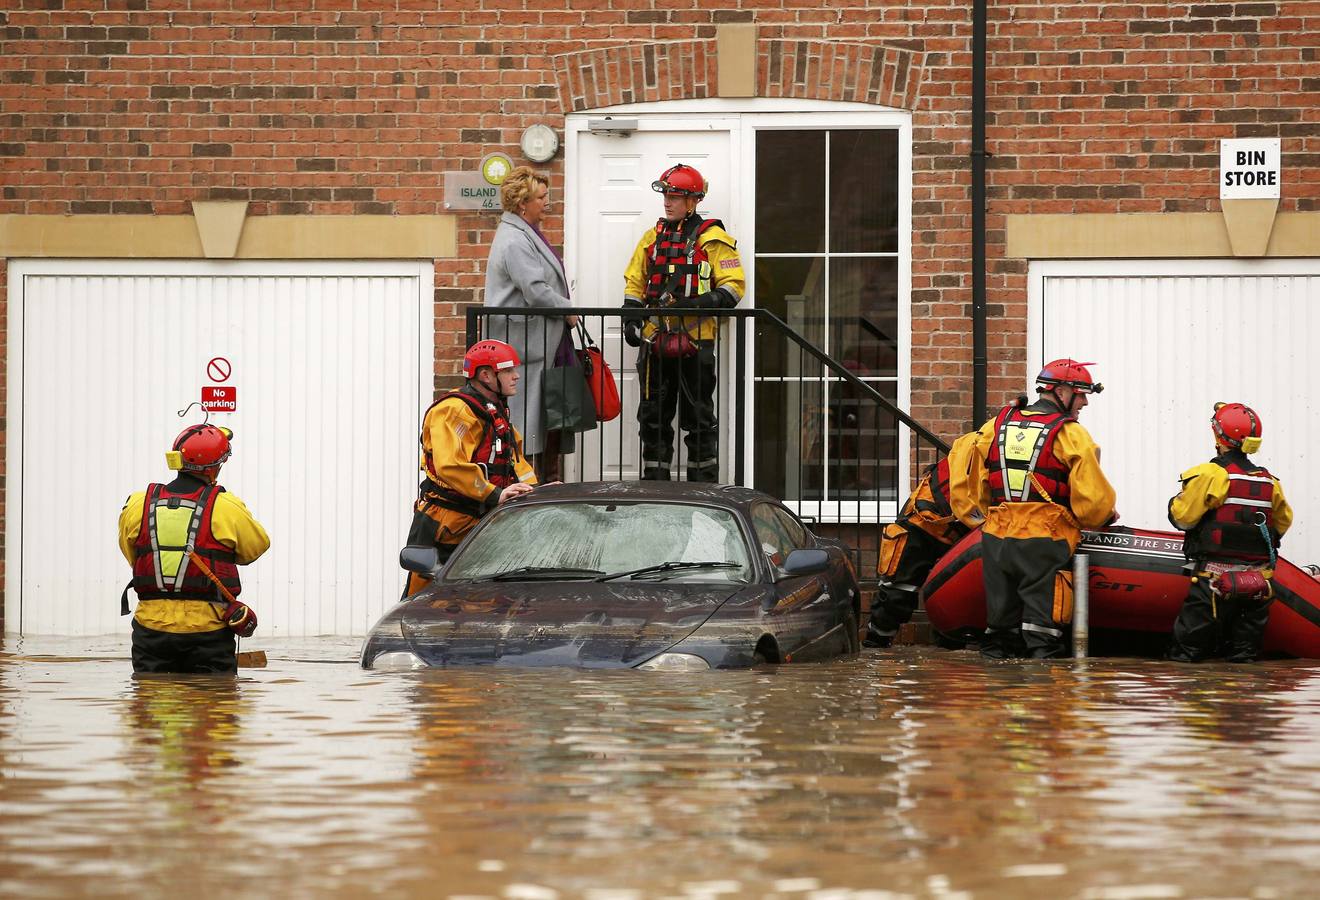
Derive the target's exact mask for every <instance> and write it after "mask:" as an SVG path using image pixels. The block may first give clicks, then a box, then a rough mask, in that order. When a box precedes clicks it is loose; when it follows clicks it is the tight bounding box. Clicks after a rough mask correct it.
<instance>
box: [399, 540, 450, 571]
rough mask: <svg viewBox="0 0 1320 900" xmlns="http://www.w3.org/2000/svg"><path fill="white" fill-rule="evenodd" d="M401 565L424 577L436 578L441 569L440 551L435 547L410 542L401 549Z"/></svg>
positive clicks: (406, 569)
mask: <svg viewBox="0 0 1320 900" xmlns="http://www.w3.org/2000/svg"><path fill="white" fill-rule="evenodd" d="M399 565H400V566H401V567H402V568H403V569H404V570H405V571H408V572H416V573H417V574H418V575H421V576H422V577H423V578H434V577H435V576H436V574H437V573H438V572H439V569H440V551H439V550H437V549H435V548H434V547H422V546H418V545H416V544H409V545H408V546H407V547H404V548H403V549H402V550H400V551H399Z"/></svg>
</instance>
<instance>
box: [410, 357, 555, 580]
mask: <svg viewBox="0 0 1320 900" xmlns="http://www.w3.org/2000/svg"><path fill="white" fill-rule="evenodd" d="M421 444H422V452H421V464H420V467H421V470H422V473H423V474H424V475H425V476H426V477H425V478H424V479H422V483H421V485H420V488H419V490H418V498H417V502H416V503H415V504H414V505H413V522H412V527H411V528H410V529H409V530H408V543H409V544H413V545H420V546H433V547H435V548H436V549H437V550H438V551H439V552H440V561H441V562H442V563H443V562H447V561H448V560H449V557H450V556H451V555H452V554H453V552H454V548H455V547H457V546H458V545H459V543H460V542H461V541H462V540H463V538H464V537H465V536H466V535H467V533H468V532H469V531H471V530H472V526H473V525H476V524H477V520H479V519H480V518H481V517H482V516H484V515H485V514H486V513H488V512H490V511H491V510H492V509H494V508H495V506H496V504H498V503H499V499H500V492H501V491H503V490H504V488H506V487H508V486H509V485H511V484H514V483H515V482H519V481H521V482H525V483H527V484H536V473H535V472H534V471H533V470H532V466H531V464H530V463H528V462H527V459H526V458H525V457H524V456H523V453H522V437H521V436H520V435H519V434H518V431H517V429H515V428H514V427H513V425H512V424H511V423H510V422H509V409H508V406H507V405H505V404H504V403H503V402H502V401H501V402H499V403H496V402H495V401H492V400H490V399H488V398H486V397H483V396H482V395H481V394H480V393H478V392H477V390H476V389H475V388H474V387H472V384H471V383H470V382H469V383H468V384H467V385H465V386H464V387H463V388H461V389H459V390H457V391H450V392H449V393H447V394H445V395H444V396H443V397H441V398H440V399H439V400H437V401H436V402H435V403H433V404H431V407H430V409H428V410H427V411H426V414H425V415H424V416H423V417H422V434H421ZM426 584H427V581H426V579H425V578H423V577H421V576H420V575H418V574H416V573H412V574H411V575H409V577H408V588H407V591H406V595H407V596H411V595H412V594H415V593H417V592H418V591H420V590H421V589H422V588H423V587H425V586H426Z"/></svg>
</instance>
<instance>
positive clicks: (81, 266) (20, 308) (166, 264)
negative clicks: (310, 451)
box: [0, 259, 436, 634]
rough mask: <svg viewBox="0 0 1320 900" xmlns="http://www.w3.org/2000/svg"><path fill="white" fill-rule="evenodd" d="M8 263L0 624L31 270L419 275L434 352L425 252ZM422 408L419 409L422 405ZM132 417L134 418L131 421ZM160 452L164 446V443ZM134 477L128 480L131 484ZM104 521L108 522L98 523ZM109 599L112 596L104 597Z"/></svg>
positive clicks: (16, 568)
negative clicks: (418, 256)
mask: <svg viewBox="0 0 1320 900" xmlns="http://www.w3.org/2000/svg"><path fill="white" fill-rule="evenodd" d="M7 266H8V301H7V303H6V311H7V314H8V319H9V326H8V335H7V338H6V349H5V354H6V356H5V360H6V363H7V366H8V370H7V372H6V382H5V387H6V396H7V403H6V418H7V420H8V421H7V425H6V431H5V434H6V438H7V440H6V445H5V478H4V483H5V501H4V514H5V555H4V560H5V571H4V578H3V580H2V582H0V583H2V584H3V589H4V605H5V617H4V630H5V632H6V633H19V634H21V633H22V630H21V629H22V628H23V553H22V550H23V508H24V489H25V485H24V482H23V454H24V449H25V448H24V442H23V384H24V371H23V362H24V358H23V342H24V332H23V329H24V316H23V312H24V303H25V295H24V289H25V283H26V280H27V278H28V277H29V276H61V275H75V276H77V275H81V276H97V275H103V276H112V277H119V276H173V277H231V278H232V277H265V276H282V277H295V278H296V277H299V276H315V277H354V276H356V277H371V276H376V277H404V278H407V277H416V278H417V285H418V322H417V326H418V329H419V330H418V340H419V345H420V347H430V348H431V360H432V364H434V359H435V349H434V348H435V327H436V326H435V308H434V307H435V304H434V296H435V265H434V263H433V262H432V261H431V260H429V259H426V260H314V261H309V260H201V259H188V260H177V259H149V260H142V259H10V260H8V261H7ZM432 368H433V365H432V366H425V365H419V366H418V373H417V384H418V388H419V391H420V394H419V396H420V397H422V398H423V400H425V399H426V398H428V397H431V396H432V395H433V394H434V391H435V387H434V377H435V376H434V373H433V372H432ZM419 414H420V410H419ZM130 424H131V423H130ZM162 452H163V449H162ZM134 488H135V486H134V485H125V486H124V490H125V491H130V490H133V489H134ZM102 524H104V525H105V527H106V528H110V527H112V524H113V523H102ZM104 602H106V603H111V602H113V598H109V597H107V598H105V599H104Z"/></svg>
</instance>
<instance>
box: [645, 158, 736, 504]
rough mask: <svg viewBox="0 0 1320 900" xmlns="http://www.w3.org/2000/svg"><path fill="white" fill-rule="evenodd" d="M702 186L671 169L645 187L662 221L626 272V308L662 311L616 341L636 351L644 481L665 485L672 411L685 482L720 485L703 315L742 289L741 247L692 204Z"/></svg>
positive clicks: (708, 330)
mask: <svg viewBox="0 0 1320 900" xmlns="http://www.w3.org/2000/svg"><path fill="white" fill-rule="evenodd" d="M708 188H709V185H708V184H707V183H706V179H705V178H703V177H702V175H701V173H700V172H698V171H697V170H696V169H694V168H693V167H692V166H689V165H685V164H683V163H679V164H678V165H675V166H670V167H669V168H668V169H666V170H665V171H664V172H663V173H662V174H661V175H660V178H659V179H658V180H656V181H654V182H652V183H651V189H652V190H654V191H657V192H658V193H661V194H663V195H664V211H665V214H664V217H663V218H662V219H660V220H659V221H657V222H656V223H655V227H654V228H650V229H647V231H646V233H645V234H643V235H642V238H641V240H639V241H638V242H637V247H636V248H635V249H634V250H633V254H632V259H631V260H629V262H628V268H627V270H626V271H625V272H624V276H623V278H624V299H623V305H624V307H625V308H626V309H631V310H637V309H646V310H648V311H664V314H663V315H655V314H654V313H652V314H651V315H649V316H643V315H641V314H636V315H634V316H632V317H625V319H624V324H623V335H624V340H626V341H627V342H628V343H629V345H631V346H633V347H640V348H641V353H640V354H639V355H638V358H637V367H638V376H639V381H640V384H641V400H640V401H639V402H638V404H637V423H638V433H639V435H640V437H641V443H642V478H643V479H648V480H655V481H668V480H670V479H671V478H672V477H673V476H672V471H671V469H672V464H673V459H674V427H673V420H674V412H675V409H677V411H678V421H679V425H680V426H681V427H682V429H683V430H684V431H686V432H687V437H686V438H685V443H686V445H687V451H688V459H687V480H688V481H706V482H713V481H717V480H718V479H719V422H718V421H717V419H716V417H715V342H716V338H717V336H718V335H719V328H720V322H719V319H716V318H713V317H711V316H708V315H706V316H703V315H702V313H701V311H702V310H710V309H732V308H733V307H735V306H737V305H738V302H739V301H740V300H742V298H743V294H744V292H745V290H746V286H745V284H744V276H743V267H742V260H741V259H740V258H739V257H738V249H737V248H738V245H737V242H736V241H734V239H733V238H732V237H730V236H729V233H728V232H727V231H725V230H724V223H723V222H721V221H720V220H719V219H704V218H702V217H701V216H700V215H698V214H697V204H698V203H699V202H700V201H701V199H702V198H703V197H705V196H706V191H707V190H708Z"/></svg>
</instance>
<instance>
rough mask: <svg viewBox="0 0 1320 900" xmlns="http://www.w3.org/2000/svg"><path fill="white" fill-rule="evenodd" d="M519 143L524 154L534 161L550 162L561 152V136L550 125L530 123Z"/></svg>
mask: <svg viewBox="0 0 1320 900" xmlns="http://www.w3.org/2000/svg"><path fill="white" fill-rule="evenodd" d="M518 143H519V146H521V147H522V152H523V155H524V156H526V157H527V158H528V159H530V160H531V161H532V162H537V163H543V162H549V161H550V160H552V159H554V158H555V154H556V153H558V152H559V138H558V137H557V136H556V135H555V130H554V129H553V128H551V127H550V126H549V125H539V124H538V125H528V126H527V128H526V129H524V130H523V133H522V140H520V141H519V142H518Z"/></svg>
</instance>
